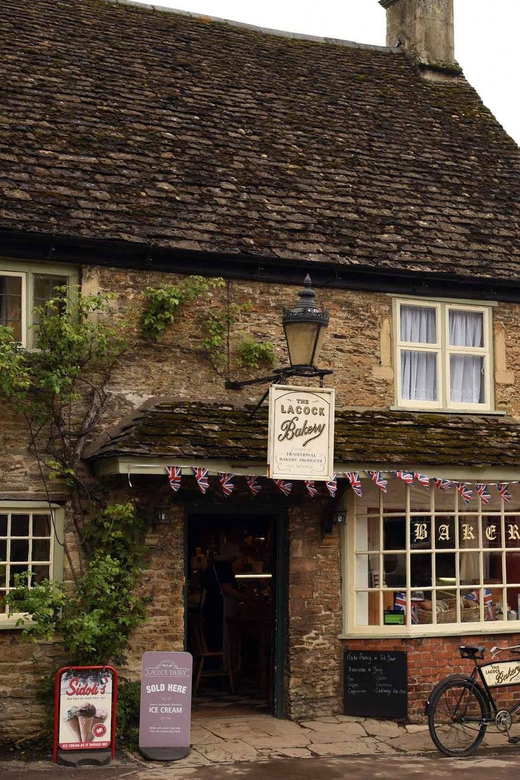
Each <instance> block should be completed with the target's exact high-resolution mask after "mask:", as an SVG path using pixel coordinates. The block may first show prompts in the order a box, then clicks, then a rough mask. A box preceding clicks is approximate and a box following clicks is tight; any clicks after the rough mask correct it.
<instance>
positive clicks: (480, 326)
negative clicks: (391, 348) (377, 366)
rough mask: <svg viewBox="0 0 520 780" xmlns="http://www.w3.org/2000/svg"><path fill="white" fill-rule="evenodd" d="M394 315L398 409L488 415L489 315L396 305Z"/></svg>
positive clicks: (447, 306) (482, 310)
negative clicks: (463, 411) (474, 412)
mask: <svg viewBox="0 0 520 780" xmlns="http://www.w3.org/2000/svg"><path fill="white" fill-rule="evenodd" d="M396 310H397V311H396V314H397V316H396V326H397V327H396V346H397V356H396V357H397V360H396V364H397V377H398V388H397V403H398V405H399V406H401V407H405V408H411V409H460V410H465V409H468V410H478V411H485V410H489V409H491V408H492V399H491V381H490V377H491V364H490V358H491V355H490V343H491V335H490V333H491V317H490V309H489V308H487V307H483V306H464V305H459V304H451V303H441V302H428V303H426V302H422V301H421V302H419V301H413V300H401V301H397V302H396Z"/></svg>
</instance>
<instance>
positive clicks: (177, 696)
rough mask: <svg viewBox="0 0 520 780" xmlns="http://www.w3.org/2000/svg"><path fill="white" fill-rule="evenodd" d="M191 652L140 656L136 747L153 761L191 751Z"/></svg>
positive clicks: (174, 759) (185, 754) (163, 759)
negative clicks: (141, 661) (137, 741)
mask: <svg viewBox="0 0 520 780" xmlns="http://www.w3.org/2000/svg"><path fill="white" fill-rule="evenodd" d="M192 670H193V659H192V656H191V654H190V653H159V652H155V651H151V652H148V653H145V654H144V655H143V666H142V676H141V715H140V720H139V750H140V751H141V753H142V754H143V756H144V757H145V758H149V759H151V760H153V761H177V760H178V759H180V758H185V756H187V755H188V753H189V752H190V725H191V680H192Z"/></svg>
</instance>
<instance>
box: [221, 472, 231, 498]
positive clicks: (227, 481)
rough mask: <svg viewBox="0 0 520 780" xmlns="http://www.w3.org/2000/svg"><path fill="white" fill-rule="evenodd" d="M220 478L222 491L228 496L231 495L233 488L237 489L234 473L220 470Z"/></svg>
mask: <svg viewBox="0 0 520 780" xmlns="http://www.w3.org/2000/svg"><path fill="white" fill-rule="evenodd" d="M218 478H219V482H220V486H221V488H222V492H223V493H224V495H225V496H226V498H227V496H230V495H231V493H232V492H233V490H234V489H235V486H234V484H233V474H228V473H226V472H223V471H219V473H218Z"/></svg>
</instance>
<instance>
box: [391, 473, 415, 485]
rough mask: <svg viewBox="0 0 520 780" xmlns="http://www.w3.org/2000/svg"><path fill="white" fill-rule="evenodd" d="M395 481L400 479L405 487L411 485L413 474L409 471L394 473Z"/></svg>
mask: <svg viewBox="0 0 520 780" xmlns="http://www.w3.org/2000/svg"><path fill="white" fill-rule="evenodd" d="M394 474H395V476H396V477H397V479H402V480H403V482H406V484H407V485H413V474H412V472H411V471H394Z"/></svg>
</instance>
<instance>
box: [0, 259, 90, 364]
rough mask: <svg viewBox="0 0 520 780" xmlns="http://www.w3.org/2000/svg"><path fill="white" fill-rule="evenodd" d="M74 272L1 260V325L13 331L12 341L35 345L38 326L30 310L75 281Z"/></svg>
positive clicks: (24, 345)
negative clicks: (33, 327)
mask: <svg viewBox="0 0 520 780" xmlns="http://www.w3.org/2000/svg"><path fill="white" fill-rule="evenodd" d="M76 277H77V274H76V271H75V270H74V269H68V268H64V269H63V268H59V267H58V268H57V267H55V266H41V267H38V266H30V265H28V264H26V263H15V262H2V261H0V325H3V326H5V327H10V328H12V329H13V334H14V339H15V341H18V342H20V344H21V345H22V346H23V347H28V348H31V347H33V346H34V330H33V329H31V326H34V325H36V324H37V322H36V319H35V316H34V314H33V310H34V309H35V308H36V307H38V306H42V305H44V304H45V302H46V301H48V300H49V299H50V298H52V297H53V296H54V295H56V292H57V290H58V288H60V287H65V286H69V285H72V284H74V283H75V282H76Z"/></svg>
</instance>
